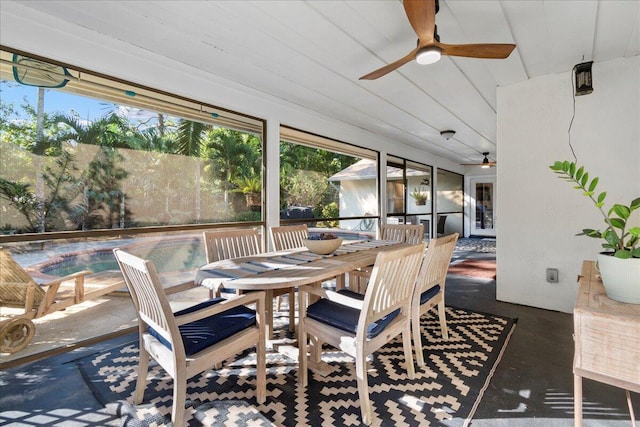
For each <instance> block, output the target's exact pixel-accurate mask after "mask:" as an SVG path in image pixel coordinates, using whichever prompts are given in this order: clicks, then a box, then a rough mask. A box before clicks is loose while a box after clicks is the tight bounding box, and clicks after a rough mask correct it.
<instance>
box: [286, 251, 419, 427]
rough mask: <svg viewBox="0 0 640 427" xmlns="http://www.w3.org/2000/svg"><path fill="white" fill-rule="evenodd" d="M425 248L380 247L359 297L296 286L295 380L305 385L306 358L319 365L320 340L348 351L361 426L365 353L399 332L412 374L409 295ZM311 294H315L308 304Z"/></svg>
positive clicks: (369, 415) (369, 416)
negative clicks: (296, 340) (296, 362)
mask: <svg viewBox="0 0 640 427" xmlns="http://www.w3.org/2000/svg"><path fill="white" fill-rule="evenodd" d="M424 247H425V245H424V243H422V244H420V245H413V246H408V247H404V248H401V249H395V250H389V251H383V252H380V253H379V254H378V255H377V257H376V261H375V264H374V266H373V271H372V274H371V281H370V283H369V286H368V287H367V290H366V293H365V294H364V296H362V295H359V294H356V293H354V292H351V291H350V290H348V289H345V290H340V291H337V292H334V291H329V290H326V289H324V288H322V287H319V286H312V285H306V286H301V287H300V288H299V292H300V316H299V317H300V318H299V322H298V346H299V355H298V358H299V372H298V381H299V383H300V385H301V386H303V387H306V385H307V366H308V363H311V364H312V365H315V366H318V365H319V364H320V359H321V352H322V344H323V343H327V344H329V345H332V346H333V347H336V348H338V349H340V350H342V351H344V352H345V353H347V354H349V355H351V356H353V357H354V358H355V364H356V382H357V385H358V396H359V401H360V411H361V413H362V420H363V422H364V423H365V424H366V425H370V424H371V423H372V422H373V412H372V408H371V401H370V400H369V389H368V380H367V366H366V365H367V356H368V355H370V354H372V353H373V352H375V351H376V350H378V349H379V348H380V347H382V346H384V345H385V344H386V343H387V342H389V341H391V340H392V339H393V338H395V337H396V336H398V335H402V341H403V347H404V356H405V363H406V369H407V375H408V376H409V378H411V379H413V378H414V376H415V371H414V367H413V357H412V350H411V297H412V294H413V290H414V287H415V286H414V285H415V280H416V277H417V275H418V270H419V268H420V262H421V260H422V254H423V252H424ZM311 296H313V298H319V299H318V300H317V301H316V302H314V303H312V304H310V305H309V300H310V297H311ZM308 338H310V339H311V340H312V342H313V345H312V347H311V349H310V350H311V351H310V353H311V362H309V361H308V354H307V353H308V344H307V340H308Z"/></svg>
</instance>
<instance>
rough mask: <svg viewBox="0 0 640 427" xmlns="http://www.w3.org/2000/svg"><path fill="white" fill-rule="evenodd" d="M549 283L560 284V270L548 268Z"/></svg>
mask: <svg viewBox="0 0 640 427" xmlns="http://www.w3.org/2000/svg"><path fill="white" fill-rule="evenodd" d="M547 282H549V283H558V269H557V268H547Z"/></svg>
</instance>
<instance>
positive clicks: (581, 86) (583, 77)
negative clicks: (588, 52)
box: [573, 61, 593, 96]
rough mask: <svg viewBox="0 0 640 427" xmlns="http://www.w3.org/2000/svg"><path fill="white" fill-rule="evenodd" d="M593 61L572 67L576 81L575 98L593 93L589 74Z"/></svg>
mask: <svg viewBox="0 0 640 427" xmlns="http://www.w3.org/2000/svg"><path fill="white" fill-rule="evenodd" d="M591 64H593V61H589V62H583V63H582V64H578V65H576V66H575V67H573V72H574V73H575V79H576V96H578V95H587V94H589V93H591V92H593V75H592V74H591Z"/></svg>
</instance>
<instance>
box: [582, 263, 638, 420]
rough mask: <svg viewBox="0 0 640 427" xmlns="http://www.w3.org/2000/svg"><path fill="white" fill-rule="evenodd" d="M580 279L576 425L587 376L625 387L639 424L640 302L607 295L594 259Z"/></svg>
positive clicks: (628, 401)
mask: <svg viewBox="0 0 640 427" xmlns="http://www.w3.org/2000/svg"><path fill="white" fill-rule="evenodd" d="M578 281H579V283H580V289H579V290H578V298H577V300H576V305H575V308H574V310H573V319H574V320H573V321H574V340H575V354H574V360H573V376H574V409H575V414H574V420H575V426H576V427H581V426H582V378H583V377H584V378H589V379H592V380H596V381H600V382H603V383H606V384H610V385H613V386H616V387H621V388H623V389H624V390H625V392H626V396H627V403H628V405H629V412H630V414H631V423H632V425H633V426H634V427H635V425H636V423H635V416H634V413H633V406H632V404H631V396H630V394H629V390H631V391H634V392H636V393H640V304H625V303H621V302H617V301H613V300H611V299H609V298H607V294H606V292H605V290H604V286H603V285H602V281H601V280H600V276H599V274H598V271H597V270H596V269H595V262H594V261H584V262H583V264H582V273H581V275H580V276H579V280H578Z"/></svg>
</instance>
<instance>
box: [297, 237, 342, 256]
mask: <svg viewBox="0 0 640 427" xmlns="http://www.w3.org/2000/svg"><path fill="white" fill-rule="evenodd" d="M303 242H304V245H305V246H306V247H307V249H309V250H310V251H311V252H313V253H314V254H318V255H328V254H330V253H333V252H335V250H336V249H338V248H339V247H340V245H341V244H342V237H336V238H333V239H324V240H323V239H304V240H303Z"/></svg>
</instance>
